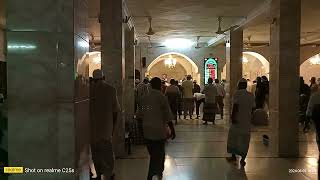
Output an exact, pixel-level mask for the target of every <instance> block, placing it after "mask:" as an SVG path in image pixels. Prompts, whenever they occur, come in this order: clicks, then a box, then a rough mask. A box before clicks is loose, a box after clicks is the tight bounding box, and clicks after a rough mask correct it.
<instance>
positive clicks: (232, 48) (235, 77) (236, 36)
mask: <svg viewBox="0 0 320 180" xmlns="http://www.w3.org/2000/svg"><path fill="white" fill-rule="evenodd" d="M226 41H227V43H226V44H227V45H226V66H227V70H226V71H227V90H226V93H227V95H226V96H227V97H226V112H227V113H229V114H228V115H230V113H231V109H232V98H233V97H232V96H233V94H234V93H235V91H236V90H237V85H238V81H239V80H240V79H241V78H242V52H243V29H242V28H238V29H236V30H234V31H230V35H229V37H228V38H227V39H226Z"/></svg>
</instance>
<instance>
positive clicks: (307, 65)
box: [300, 54, 320, 84]
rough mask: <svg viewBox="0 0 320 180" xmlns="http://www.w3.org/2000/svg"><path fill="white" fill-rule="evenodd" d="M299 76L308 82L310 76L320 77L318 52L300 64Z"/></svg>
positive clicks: (319, 55) (319, 56)
mask: <svg viewBox="0 0 320 180" xmlns="http://www.w3.org/2000/svg"><path fill="white" fill-rule="evenodd" d="M300 76H302V77H303V79H304V80H305V82H306V83H307V84H309V83H310V82H309V80H310V79H311V77H316V78H320V54H317V55H315V56H313V57H311V58H309V59H308V60H306V61H305V62H304V63H302V64H301V65H300Z"/></svg>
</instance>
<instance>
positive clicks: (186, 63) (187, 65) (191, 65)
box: [145, 52, 201, 83]
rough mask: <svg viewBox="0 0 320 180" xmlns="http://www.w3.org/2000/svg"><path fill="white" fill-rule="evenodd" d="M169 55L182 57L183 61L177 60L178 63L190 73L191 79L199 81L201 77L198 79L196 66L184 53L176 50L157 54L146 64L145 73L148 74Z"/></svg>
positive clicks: (198, 74)
mask: <svg viewBox="0 0 320 180" xmlns="http://www.w3.org/2000/svg"><path fill="white" fill-rule="evenodd" d="M169 55H176V56H180V57H181V58H182V59H184V60H185V61H179V62H178V63H180V65H181V66H182V67H183V68H184V69H185V70H186V73H187V74H190V75H192V77H193V79H195V80H197V81H198V82H199V83H200V81H201V79H200V73H199V68H198V66H197V65H196V64H195V63H194V61H193V60H192V59H190V58H189V57H188V56H186V55H184V54H181V53H177V52H169V53H165V54H162V55H160V56H158V57H157V58H156V59H154V60H153V61H152V62H151V63H150V64H149V65H148V67H147V71H146V73H145V75H146V76H149V75H150V71H151V70H152V68H153V67H155V66H156V65H157V64H159V63H160V62H163V61H164V57H166V56H169ZM188 69H189V70H188ZM190 69H191V70H190Z"/></svg>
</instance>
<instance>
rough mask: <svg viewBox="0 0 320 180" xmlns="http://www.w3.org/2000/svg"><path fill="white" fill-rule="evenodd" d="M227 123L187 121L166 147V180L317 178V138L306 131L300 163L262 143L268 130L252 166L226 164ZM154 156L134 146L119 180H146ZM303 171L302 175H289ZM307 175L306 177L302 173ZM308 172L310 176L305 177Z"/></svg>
mask: <svg viewBox="0 0 320 180" xmlns="http://www.w3.org/2000/svg"><path fill="white" fill-rule="evenodd" d="M225 124H226V123H225V121H224V120H217V125H208V126H204V125H202V122H201V121H199V120H181V121H180V122H179V125H178V126H176V131H177V138H176V139H175V140H174V141H169V142H168V144H167V147H166V153H167V157H166V162H165V172H164V179H165V180H213V179H217V180H242V179H249V180H265V179H266V180H307V179H317V167H318V166H317V158H316V157H317V156H318V150H317V146H316V143H315V136H314V133H312V132H310V133H307V134H304V133H302V132H300V158H295V159H284V158H277V156H276V154H275V153H274V149H275V148H274V147H273V144H272V142H271V143H270V144H269V146H265V145H263V143H262V138H261V137H262V135H263V134H268V135H270V134H271V132H270V130H269V129H268V128H267V127H264V128H254V129H252V135H251V142H250V148H249V153H248V158H247V160H246V161H247V165H246V166H245V168H244V169H241V168H240V167H239V165H238V164H230V163H228V162H226V160H225V157H226V156H228V154H227V153H226V146H227V142H226V139H227V132H228V127H227V125H225ZM148 162H149V159H148V153H147V151H146V149H145V147H144V146H134V147H133V154H132V155H131V156H129V157H127V158H122V159H118V160H117V163H116V173H117V177H116V179H117V180H145V179H146V175H147V170H148ZM289 171H300V172H295V173H292V172H289ZM301 171H303V172H301ZM304 171H305V172H304Z"/></svg>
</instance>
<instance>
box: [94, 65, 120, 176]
mask: <svg viewBox="0 0 320 180" xmlns="http://www.w3.org/2000/svg"><path fill="white" fill-rule="evenodd" d="M119 111H120V107H119V102H118V98H117V92H116V89H115V88H114V87H112V86H111V85H109V84H107V83H106V82H105V77H104V74H103V72H102V71H101V70H100V69H96V70H94V71H93V82H92V83H91V86H90V123H91V124H90V125H91V151H92V160H93V162H94V165H95V168H96V171H97V174H98V178H99V179H100V178H102V179H107V180H109V179H111V180H112V179H114V161H115V160H114V153H113V147H112V136H113V132H114V128H115V127H116V122H117V116H118V113H119Z"/></svg>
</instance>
